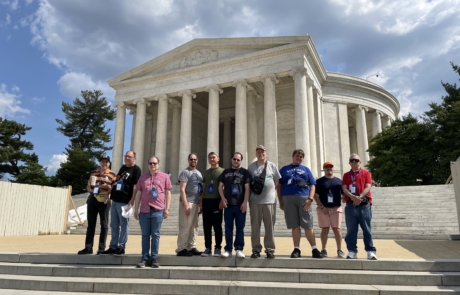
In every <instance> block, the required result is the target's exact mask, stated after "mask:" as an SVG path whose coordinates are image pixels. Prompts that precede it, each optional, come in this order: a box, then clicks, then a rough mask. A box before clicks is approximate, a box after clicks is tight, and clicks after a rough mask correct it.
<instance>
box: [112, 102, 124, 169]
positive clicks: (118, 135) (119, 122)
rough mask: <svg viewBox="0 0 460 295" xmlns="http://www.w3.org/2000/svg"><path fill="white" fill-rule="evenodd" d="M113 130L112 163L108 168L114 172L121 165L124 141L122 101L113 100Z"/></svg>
mask: <svg viewBox="0 0 460 295" xmlns="http://www.w3.org/2000/svg"><path fill="white" fill-rule="evenodd" d="M115 107H116V108H117V114H116V117H115V132H114V136H113V150H112V165H111V167H110V169H112V170H113V171H115V172H116V173H117V172H118V170H120V168H121V166H122V165H123V147H124V141H125V120H126V106H125V104H124V103H123V102H122V101H117V102H115Z"/></svg>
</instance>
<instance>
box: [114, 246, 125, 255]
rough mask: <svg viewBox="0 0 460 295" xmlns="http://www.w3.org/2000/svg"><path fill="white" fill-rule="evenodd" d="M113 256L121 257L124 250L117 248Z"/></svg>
mask: <svg viewBox="0 0 460 295" xmlns="http://www.w3.org/2000/svg"><path fill="white" fill-rule="evenodd" d="M113 255H115V256H123V255H125V249H121V248H118V249H117V250H115V252H114V253H113Z"/></svg>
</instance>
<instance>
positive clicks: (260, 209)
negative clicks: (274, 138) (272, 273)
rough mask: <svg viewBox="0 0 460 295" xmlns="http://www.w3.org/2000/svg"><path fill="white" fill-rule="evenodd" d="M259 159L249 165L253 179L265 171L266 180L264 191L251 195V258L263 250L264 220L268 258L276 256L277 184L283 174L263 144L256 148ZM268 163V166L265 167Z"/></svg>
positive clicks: (257, 256)
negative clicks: (268, 156)
mask: <svg viewBox="0 0 460 295" xmlns="http://www.w3.org/2000/svg"><path fill="white" fill-rule="evenodd" d="M256 157H257V161H256V162H254V163H252V164H250V165H249V167H248V170H249V173H250V174H251V176H252V180H253V181H256V180H257V178H258V177H259V175H261V174H262V173H263V171H264V169H266V171H265V182H264V188H263V190H262V193H260V194H259V195H256V194H255V193H254V192H252V191H251V194H250V196H249V209H250V210H249V213H250V216H251V243H252V255H251V258H259V257H260V252H261V251H262V244H261V243H260V226H261V225H262V221H263V223H264V228H265V237H264V247H265V253H266V254H267V258H275V254H274V253H275V237H274V230H275V221H276V199H277V192H276V185H277V184H278V180H279V179H280V178H281V175H280V173H279V171H278V167H276V165H275V163H273V162H270V161H267V151H266V150H265V147H264V146H263V145H259V146H258V147H257V148H256ZM265 163H267V168H265Z"/></svg>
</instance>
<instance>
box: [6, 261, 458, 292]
mask: <svg viewBox="0 0 460 295" xmlns="http://www.w3.org/2000/svg"><path fill="white" fill-rule="evenodd" d="M139 259H140V257H139V255H126V256H123V257H115V256H99V255H81V256H80V255H74V254H33V253H24V254H18V253H0V294H57V292H74V293H100V294H102V293H104V294H107V293H111V294H114V293H118V294H119V293H122V294H210V295H211V294H212V295H218V294H225V295H228V294H232V295H233V294H235V295H237V294H238V295H244V294H250V295H258V294H261V295H266V294H267V293H271V294H290V295H297V294H299V295H300V294H302V295H303V294H308V293H311V294H344V295H347V294H350V295H351V294H376V295H378V294H379V295H380V294H388V295H390V294H446V293H449V294H460V260H404V261H402V260H390V259H382V260H378V261H368V260H359V259H357V260H349V259H348V260H347V259H338V258H337V259H334V258H325V259H321V260H319V259H312V258H299V259H291V258H287V257H281V256H277V258H276V259H262V258H261V259H250V258H245V259H241V258H234V257H233V258H226V259H225V258H218V257H207V258H203V257H190V258H184V257H177V256H172V255H161V256H160V257H159V263H160V265H161V267H160V268H158V269H152V268H145V269H136V268H135V267H134V265H136V263H138V262H139ZM7 290H10V292H9V293H7ZM25 290H33V291H34V292H25ZM40 291H41V292H40ZM13 292H14V293H13Z"/></svg>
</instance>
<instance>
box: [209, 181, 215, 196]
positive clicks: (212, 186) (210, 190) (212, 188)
mask: <svg viewBox="0 0 460 295" xmlns="http://www.w3.org/2000/svg"><path fill="white" fill-rule="evenodd" d="M213 193H214V183H210V184H208V194H213Z"/></svg>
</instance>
